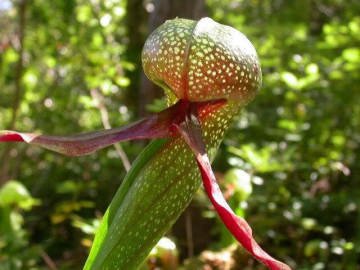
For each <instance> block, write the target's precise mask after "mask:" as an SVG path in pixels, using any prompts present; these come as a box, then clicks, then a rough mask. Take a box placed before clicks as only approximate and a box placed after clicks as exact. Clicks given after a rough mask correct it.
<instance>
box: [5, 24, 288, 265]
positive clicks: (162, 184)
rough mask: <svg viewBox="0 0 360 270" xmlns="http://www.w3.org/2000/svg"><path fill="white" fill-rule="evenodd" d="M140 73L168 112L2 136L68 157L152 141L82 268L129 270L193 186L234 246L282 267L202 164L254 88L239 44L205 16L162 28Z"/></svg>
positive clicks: (251, 59) (252, 60)
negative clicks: (71, 130)
mask: <svg viewBox="0 0 360 270" xmlns="http://www.w3.org/2000/svg"><path fill="white" fill-rule="evenodd" d="M142 61H143V68H144V71H145V73H146V75H147V76H148V77H149V79H150V80H152V81H153V82H154V83H156V84H158V85H160V86H161V87H162V88H164V90H165V94H166V96H167V100H168V103H169V107H168V108H167V109H165V110H163V111H161V112H159V113H156V114H153V115H151V116H149V117H146V118H144V119H142V120H140V121H138V122H135V123H133V124H131V125H129V126H125V127H121V128H115V129H109V130H104V131H98V132H91V133H86V134H80V135H75V136H66V137H63V136H45V135H38V134H33V133H20V132H16V131H2V132H1V133H0V142H26V143H29V144H34V145H38V146H40V147H44V148H47V149H50V150H53V151H56V152H58V153H61V154H64V155H68V156H80V155H86V154H90V153H92V152H94V151H96V150H99V149H101V148H104V147H106V146H109V145H111V144H114V143H116V142H119V141H125V140H135V139H156V140H154V141H153V142H152V143H150V145H149V146H148V147H147V148H146V149H145V150H144V151H143V152H142V153H141V154H140V155H139V157H138V158H137V160H136V161H135V162H134V164H133V166H132V169H131V170H130V172H129V173H128V174H127V176H126V177H125V179H124V181H123V183H122V185H121V186H120V188H119V190H118V191H117V193H116V195H115V197H114V198H113V200H112V202H111V204H110V206H109V208H108V210H107V212H106V213H105V215H104V217H103V221H102V223H101V225H100V228H99V229H98V232H97V233H96V236H95V240H94V243H93V246H92V248H91V251H90V255H89V257H88V259H87V261H86V264H85V268H84V269H136V268H138V267H139V266H140V265H141V263H142V262H143V260H144V259H145V258H146V256H147V254H148V253H149V251H150V250H151V248H152V247H153V246H154V245H155V244H156V242H157V241H158V240H159V238H160V237H161V236H162V235H163V234H164V233H165V232H166V231H167V230H168V229H169V228H170V226H171V225H172V224H173V223H174V222H175V220H176V219H177V218H178V216H179V215H180V214H181V212H182V211H183V210H184V209H185V207H186V206H187V205H188V204H189V202H190V201H191V198H192V197H193V195H194V193H195V192H196V190H197V189H198V188H199V185H200V183H201V180H200V179H202V183H203V186H204V189H205V191H206V194H207V195H208V197H209V199H210V201H211V203H212V204H213V206H214V208H215V210H216V212H217V213H218V215H219V217H220V219H221V220H222V221H223V223H224V224H225V226H226V227H227V228H228V230H229V231H230V232H231V233H232V235H233V236H234V237H235V238H236V239H237V240H238V241H239V242H240V243H241V245H242V246H243V247H244V248H245V249H246V250H247V251H248V252H250V253H251V254H252V256H254V257H255V258H256V259H257V260H259V261H260V262H262V263H263V264H264V265H266V266H267V267H268V268H270V269H290V267H289V266H287V265H286V264H284V263H282V262H280V261H278V260H276V259H274V258H273V257H271V256H270V255H268V254H267V253H266V252H265V251H264V250H262V249H261V247H260V246H259V245H258V244H257V242H256V241H255V240H254V238H253V235H252V230H251V228H250V226H249V225H248V223H247V222H246V221H245V220H244V219H243V218H241V217H238V216H236V215H235V214H234V212H233V211H232V209H231V208H230V207H229V205H228V204H227V202H226V200H225V199H224V197H223V195H222V193H221V190H220V188H219V186H218V184H217V182H216V179H215V176H214V173H213V170H212V168H211V162H210V159H212V158H213V157H214V155H215V153H216V149H217V147H218V145H219V143H220V141H221V140H222V138H223V136H224V132H225V130H226V129H227V127H228V125H229V122H230V120H231V118H232V117H233V116H234V115H236V114H237V113H238V112H239V110H240V109H241V108H242V107H244V106H245V105H246V104H247V103H248V102H249V101H251V100H252V99H253V97H254V96H255V94H256V93H257V91H258V90H259V88H260V84H261V70H260V64H259V60H258V57H257V54H256V51H255V49H254V47H253V46H252V44H251V43H250V42H249V40H248V39H247V38H246V37H245V36H244V35H243V34H241V33H240V32H238V31H237V30H235V29H234V28H231V27H229V26H225V25H221V24H219V23H216V22H214V21H213V20H211V19H209V18H203V19H201V20H199V21H192V20H185V19H174V20H170V21H167V22H165V23H164V24H163V25H161V26H160V27H159V28H158V29H156V30H155V31H154V32H153V33H152V34H151V35H150V36H149V38H148V39H147V41H146V43H145V46H144V48H143V52H142Z"/></svg>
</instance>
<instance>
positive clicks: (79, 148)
mask: <svg viewBox="0 0 360 270" xmlns="http://www.w3.org/2000/svg"><path fill="white" fill-rule="evenodd" d="M183 107H184V104H183V102H178V103H177V104H175V105H174V106H172V107H170V108H168V109H166V110H164V111H161V112H159V113H157V114H154V115H151V116H149V117H147V118H144V119H142V120H140V121H138V122H135V123H133V124H130V125H128V126H124V127H121V128H114V129H109V130H104V131H98V132H90V133H84V134H79V135H75V136H47V135H38V134H34V133H20V132H16V131H0V142H26V143H29V144H34V145H38V146H40V147H44V148H47V149H49V150H52V151H55V152H58V153H61V154H64V155H67V156H81V155H87V154H90V153H92V152H94V151H96V150H99V149H101V148H104V147H107V146H109V145H111V144H114V143H116V142H120V141H127V140H139V139H154V138H164V137H171V136H173V135H174V134H173V132H171V130H170V129H169V127H170V126H171V124H172V123H173V121H174V119H175V120H176V119H177V118H178V115H179V112H181V111H183V110H184V109H183Z"/></svg>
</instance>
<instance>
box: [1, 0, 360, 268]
mask: <svg viewBox="0 0 360 270" xmlns="http://www.w3.org/2000/svg"><path fill="white" fill-rule="evenodd" d="M176 16H178V17H187V18H197V19H198V18H201V17H203V16H209V17H212V18H213V19H215V20H217V21H218V22H221V23H224V24H228V25H231V26H233V27H235V28H237V29H238V30H240V31H242V32H243V33H245V34H246V35H247V36H248V38H249V39H250V40H251V41H252V42H253V44H254V46H255V47H256V49H257V51H258V53H259V56H260V60H261V64H262V70H263V87H262V90H261V91H260V93H259V95H258V97H257V98H256V99H255V101H254V102H252V103H251V104H250V105H249V106H248V107H247V108H246V109H245V110H243V112H242V114H241V115H240V116H239V117H238V118H237V119H236V120H235V121H234V123H233V126H232V128H231V129H230V131H229V132H228V133H227V135H226V138H225V140H224V143H223V144H222V145H221V147H220V150H219V153H218V155H217V158H216V160H215V163H214V166H215V167H214V168H215V170H216V172H217V178H218V179H219V181H220V182H221V185H222V188H223V192H224V193H225V194H226V195H227V198H228V199H229V200H230V203H231V205H232V207H233V208H235V209H236V212H237V213H238V214H239V215H243V216H245V217H246V218H247V220H248V221H249V223H250V224H251V225H252V227H253V229H254V232H255V235H256V238H257V239H258V240H259V242H260V243H261V244H262V245H263V246H264V248H265V249H266V250H268V251H269V252H270V253H271V254H272V255H274V256H275V257H277V258H279V259H282V260H284V261H286V262H287V263H289V264H290V265H292V266H293V267H294V269H318V270H321V269H360V209H359V205H360V155H359V152H360V149H359V148H360V147H359V146H360V89H359V85H360V77H359V74H360V1H358V0H347V1H342V0H303V1H285V0H262V1H258V0H251V1H250V0H249V1H241V0H238V1H235V0H206V1H205V0H184V1H175V0H174V1H171V0H127V1H126V0H104V1H103V0H91V1H87V0H66V1H64V0H51V1H47V0H0V96H1V98H0V129H17V130H20V131H37V132H41V133H47V134H74V133H79V132H84V131H92V130H97V129H102V128H103V127H106V128H108V127H110V125H111V126H121V125H124V124H127V123H129V122H131V121H134V120H135V119H138V118H139V117H140V116H142V115H145V114H147V113H149V112H151V111H155V110H159V109H160V108H163V106H164V101H163V100H162V99H161V98H162V92H161V91H160V90H159V89H157V88H156V87H154V86H153V85H152V84H151V83H149V81H147V80H146V78H145V77H144V75H143V74H142V68H141V62H140V54H141V48H142V45H143V43H144V41H145V39H146V37H147V35H148V34H149V33H150V32H151V31H152V30H153V29H154V28H155V27H156V26H158V25H159V24H161V23H162V22H163V21H164V20H165V19H168V18H173V17H176ZM144 145H145V143H142V142H125V143H122V144H121V146H117V147H110V148H107V149H105V150H102V151H100V152H98V153H95V154H92V155H90V156H86V157H81V158H67V157H63V156H60V155H58V154H54V153H52V152H49V151H45V150H42V149H38V148H36V147H30V146H27V145H14V144H11V145H4V144H2V145H0V183H1V184H0V185H1V186H0V269H1V270H7V269H9V270H12V269H34V270H35V269H52V270H53V269H81V267H82V265H83V263H84V261H85V259H86V256H87V253H88V251H89V248H90V246H91V243H92V242H91V241H92V238H93V235H94V231H95V230H96V227H97V226H98V224H99V221H100V219H101V216H102V214H103V213H104V211H105V209H106V207H107V205H108V204H109V202H110V201H111V199H112V196H113V194H114V192H115V191H116V189H117V188H118V186H119V185H120V184H121V181H122V179H123V177H124V175H125V174H126V170H127V169H128V167H129V164H130V163H131V161H133V160H134V159H135V158H136V156H137V155H138V154H139V152H140V151H141V150H142V148H143V147H144ZM167 237H168V238H164V239H163V241H161V242H160V243H159V245H158V247H157V248H156V249H154V250H153V252H152V255H151V256H150V257H149V260H148V261H147V264H146V266H144V269H220V270H222V269H263V267H262V266H260V265H259V264H258V263H256V262H254V260H253V259H252V258H250V256H248V255H247V254H246V253H245V252H244V251H243V250H242V249H241V248H240V247H239V246H238V245H237V244H235V242H234V240H233V239H232V238H231V237H230V236H229V234H228V233H227V232H226V230H225V229H224V226H223V225H222V224H221V223H220V222H219V221H218V219H217V217H216V216H215V214H214V213H213V212H212V211H211V205H210V204H209V202H208V200H207V198H206V197H205V196H204V195H203V193H202V191H201V190H199V192H198V194H197V195H196V197H195V199H194V200H193V202H192V203H191V205H190V207H189V208H188V209H187V210H186V211H185V213H184V214H183V215H182V216H181V218H180V219H179V221H178V222H177V223H176V224H175V225H174V227H173V228H172V230H171V231H170V232H169V233H168V235H167ZM156 266H158V267H160V268H156Z"/></svg>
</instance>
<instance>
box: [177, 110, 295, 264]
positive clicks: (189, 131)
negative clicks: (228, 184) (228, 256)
mask: <svg viewBox="0 0 360 270" xmlns="http://www.w3.org/2000/svg"><path fill="white" fill-rule="evenodd" d="M176 128H177V129H178V130H179V132H180V133H181V135H182V136H183V138H184V139H185V141H186V143H187V144H188V145H189V147H190V148H191V150H192V151H193V152H194V154H195V156H196V161H197V164H198V166H199V169H200V172H201V177H202V181H203V185H204V188H205V191H206V193H207V195H208V197H209V198H210V201H211V203H212V204H213V205H214V207H215V209H216V211H217V213H218V214H219V216H220V218H221V220H222V221H223V222H224V224H225V225H226V227H227V228H228V229H229V231H230V232H231V233H232V235H233V236H234V237H235V238H236V239H237V240H238V241H239V242H240V243H241V245H242V246H243V247H244V248H245V249H246V250H248V251H249V252H250V253H251V254H252V255H253V256H254V257H255V258H256V259H258V260H259V261H260V262H262V263H263V264H265V265H266V266H267V267H269V268H270V269H274V270H275V269H276V270H280V269H281V270H283V269H284V270H288V269H291V268H290V267H289V266H288V265H286V264H284V263H282V262H280V261H278V260H276V259H274V258H272V257H271V256H270V255H269V254H267V253H266V252H265V251H264V250H262V249H261V247H260V246H259V245H258V243H256V241H255V239H254V238H253V236H252V231H251V228H250V226H249V224H248V223H247V222H246V221H245V220H244V219H242V218H241V217H238V216H236V215H235V213H234V212H233V211H232V209H231V208H230V206H229V205H228V204H227V202H226V200H225V198H224V197H223V195H222V193H221V190H220V188H219V185H218V184H217V182H216V178H215V175H214V173H213V171H212V168H211V164H210V161H209V158H208V155H207V154H206V149H205V144H204V142H203V139H202V134H201V127H200V123H199V120H198V118H197V116H196V111H195V110H193V111H192V112H190V113H189V114H188V116H187V117H186V119H185V121H184V122H182V123H181V124H180V125H176Z"/></svg>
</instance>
